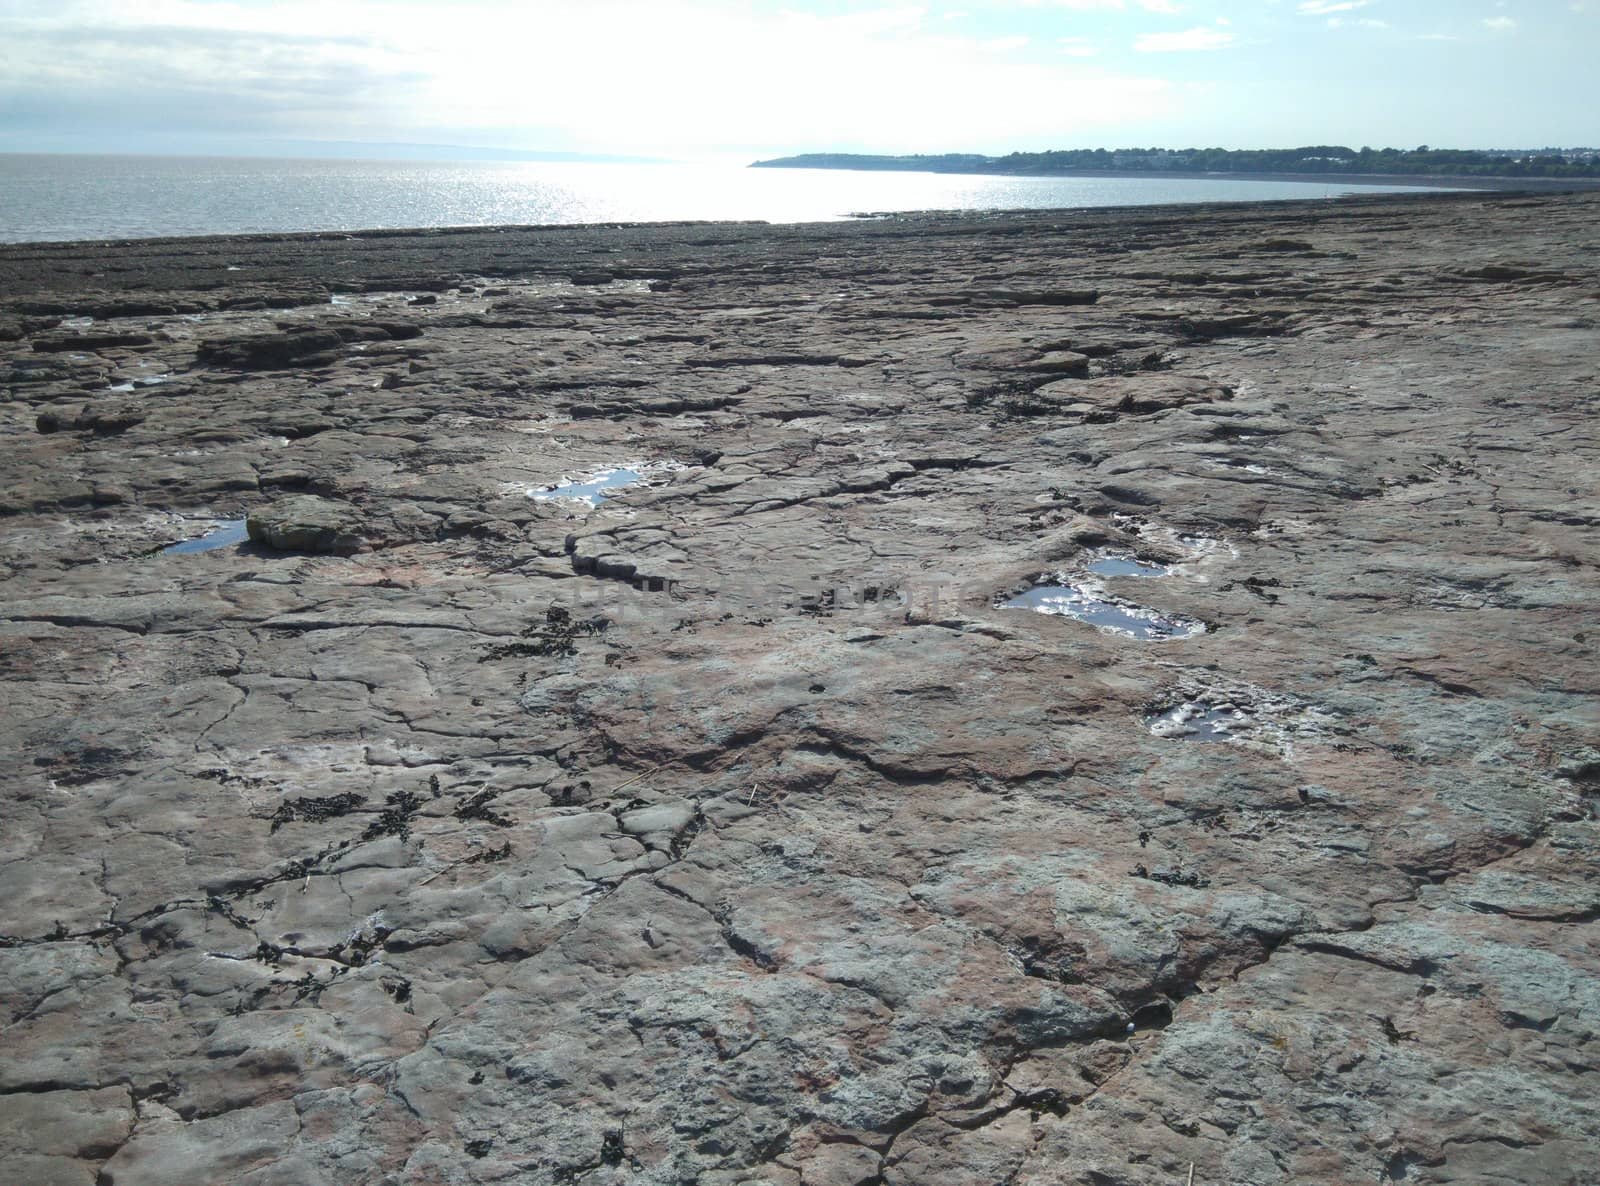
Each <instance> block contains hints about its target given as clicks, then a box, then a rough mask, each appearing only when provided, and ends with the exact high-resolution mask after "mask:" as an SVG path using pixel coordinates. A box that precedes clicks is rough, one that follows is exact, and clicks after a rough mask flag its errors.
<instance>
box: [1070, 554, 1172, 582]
mask: <svg viewBox="0 0 1600 1186" xmlns="http://www.w3.org/2000/svg"><path fill="white" fill-rule="evenodd" d="M1089 571H1090V572H1092V573H1094V574H1095V575H1096V576H1101V577H1164V576H1167V575H1169V574H1170V573H1171V572H1172V569H1170V568H1168V567H1167V566H1166V565H1165V564H1152V563H1150V562H1149V561H1148V560H1135V559H1134V558H1133V557H1131V556H1102V557H1100V559H1098V560H1095V561H1093V562H1092V563H1090V565H1089Z"/></svg>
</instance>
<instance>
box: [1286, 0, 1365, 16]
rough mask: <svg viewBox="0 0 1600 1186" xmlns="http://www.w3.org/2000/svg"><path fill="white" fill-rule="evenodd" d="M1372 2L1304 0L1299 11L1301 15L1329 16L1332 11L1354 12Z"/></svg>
mask: <svg viewBox="0 0 1600 1186" xmlns="http://www.w3.org/2000/svg"><path fill="white" fill-rule="evenodd" d="M1371 3H1372V0H1303V2H1302V3H1301V5H1300V8H1299V12H1300V15H1301V16H1327V15H1328V14H1329V13H1332V12H1353V11H1355V10H1356V9H1358V8H1366V7H1367V6H1368V5H1369V4H1371Z"/></svg>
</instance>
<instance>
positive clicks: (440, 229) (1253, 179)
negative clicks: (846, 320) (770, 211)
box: [0, 166, 1600, 248]
mask: <svg viewBox="0 0 1600 1186" xmlns="http://www.w3.org/2000/svg"><path fill="white" fill-rule="evenodd" d="M747 167H754V166H747ZM781 167H785V168H786V167H788V166H781ZM818 171H820V172H885V173H894V172H902V171H903V170H853V169H824V170H818ZM927 175H928V176H933V177H942V176H957V177H959V176H973V177H1014V178H1027V177H1034V178H1041V179H1044V180H1049V179H1051V178H1065V179H1069V180H1070V179H1072V178H1081V179H1094V178H1108V179H1116V180H1134V181H1154V182H1160V181H1161V180H1162V179H1167V180H1176V181H1222V182H1228V181H1232V182H1238V183H1240V184H1244V185H1250V184H1255V183H1267V184H1273V183H1291V184H1296V185H1306V186H1317V185H1321V186H1322V187H1323V188H1324V189H1325V190H1327V191H1329V192H1327V193H1325V194H1323V195H1321V196H1318V195H1306V196H1304V197H1263V198H1248V197H1238V198H1228V199H1220V200H1219V199H1210V198H1200V199H1196V200H1192V201H1175V202H1162V203H1128V204H1123V205H1101V204H1096V205H1088V206H1074V205H1066V206H1044V207H979V208H974V209H971V210H943V209H937V208H932V209H929V208H924V209H916V208H911V209H903V210H887V211H885V210H875V211H871V212H863V211H849V212H844V213H839V214H835V215H833V216H831V217H827V218H817V219H812V220H809V221H798V222H769V221H764V220H743V222H744V223H745V224H748V225H755V226H814V225H826V224H827V223H830V222H848V221H855V220H859V219H860V218H863V217H881V216H883V215H884V214H892V215H894V216H896V217H899V218H907V217H919V216H932V215H938V216H954V215H960V214H972V215H990V214H994V213H1020V214H1026V213H1030V212H1038V211H1080V210H1132V209H1140V208H1167V207H1209V206H1218V205H1259V204H1271V203H1277V202H1317V201H1330V200H1337V201H1350V200H1362V199H1369V198H1381V197H1385V196H1394V197H1405V196H1414V195H1421V194H1428V193H1439V192H1457V193H1493V192H1502V193H1513V192H1526V193H1530V194H1546V193H1568V192H1574V193H1576V192H1588V191H1590V190H1593V189H1596V188H1600V181H1596V182H1592V183H1589V184H1587V185H1582V184H1577V183H1553V182H1546V183H1544V184H1540V183H1539V182H1538V179H1527V180H1525V181H1522V180H1515V179H1476V180H1473V181H1470V182H1469V181H1468V180H1465V179H1458V178H1414V177H1384V176H1361V177H1348V178H1339V179H1330V178H1328V177H1326V176H1322V175H1310V174H1306V175H1302V174H1272V173H1261V174H1216V173H1195V172H1184V171H1177V170H1175V171H1172V172H1169V173H1168V172H1164V173H1160V174H1155V173H1150V172H1139V171H1117V170H1105V171H1083V172H1078V173H1072V174H1066V173H1061V174H1005V173H975V174H954V173H949V174H946V173H928V174H927ZM1351 186H1353V187H1356V188H1355V189H1354V191H1353V192H1338V191H1341V190H1347V189H1348V188H1349V187H1351ZM1380 186H1382V187H1400V188H1399V189H1393V188H1391V189H1388V190H1386V191H1376V190H1374V189H1373V188H1372V187H1380ZM739 224H740V221H739V220H724V219H683V220H671V221H661V220H652V221H639V222H630V221H619V220H605V221H601V222H594V223H527V224H517V223H485V224H471V223H468V224H447V225H444V226H380V227H365V228H358V227H352V228H343V229H341V228H328V229H321V230H316V229H306V230H292V231H242V232H230V233H223V234H211V233H201V234H184V235H154V236H134V237H125V238H117V237H106V236H90V237H85V238H78V239H38V238H26V239H17V240H11V241H0V248H26V247H29V246H40V247H43V246H49V245H63V244H73V243H145V242H185V241H195V240H206V241H209V240H214V239H222V238H232V239H258V238H287V237H294V236H307V235H310V236H319V235H320V236H339V235H356V236H363V237H372V236H375V235H380V234H407V233H419V232H424V231H429V232H434V233H452V232H454V233H460V232H471V231H484V232H487V231H505V230H519V231H520V230H529V229H537V228H571V229H578V230H585V229H598V228H601V227H609V226H634V227H647V226H654V227H664V226H709V225H739Z"/></svg>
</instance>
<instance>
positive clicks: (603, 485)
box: [529, 468, 644, 507]
mask: <svg viewBox="0 0 1600 1186" xmlns="http://www.w3.org/2000/svg"><path fill="white" fill-rule="evenodd" d="M643 480H644V475H643V474H642V473H640V472H639V471H638V470H636V469H627V468H623V469H603V470H601V471H599V472H598V473H596V474H594V475H593V476H591V477H588V478H585V479H584V480H583V481H580V482H563V483H561V484H560V485H559V486H552V487H550V488H549V489H547V490H532V491H529V495H530V497H533V498H538V499H546V498H572V499H576V500H578V501H579V502H586V503H588V504H589V505H590V506H592V507H597V506H599V505H600V504H601V503H602V502H604V501H605V500H606V496H605V494H604V493H603V491H606V490H615V489H617V488H619V487H622V486H631V485H633V484H634V483H635V482H641V481H643Z"/></svg>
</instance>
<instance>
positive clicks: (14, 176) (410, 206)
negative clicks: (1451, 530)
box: [0, 154, 1412, 243]
mask: <svg viewBox="0 0 1600 1186" xmlns="http://www.w3.org/2000/svg"><path fill="white" fill-rule="evenodd" d="M1408 188H1412V187H1407V186H1399V185H1351V184H1348V183H1344V182H1340V181H1330V182H1328V183H1323V182H1301V181H1241V180H1237V179H1232V178H1215V179H1212V178H1195V179H1188V178H1177V177H1173V178H1167V177H994V176H980V175H974V174H947V173H874V172H857V171H846V170H837V169H751V168H746V167H742V166H740V165H736V164H729V165H715V164H610V163H598V162H567V161H562V162H549V163H546V162H501V161H468V162H451V161H373V160H324V159H316V160H273V159H266V158H258V157H198V156H170V157H161V156H68V155H27V154H0V242H8V243H20V242H46V241H52V240H55V241H60V240H74V239H92V240H106V239H135V238H156V237H167V236H174V235H231V234H252V233H260V232H274V231H352V230H369V229H377V228H392V227H443V226H496V225H508V224H520V225H530V224H537V225H556V224H572V223H610V222H669V221H684V220H715V221H725V220H727V221H734V220H751V221H761V222H772V223H789V222H827V221H833V220H838V219H846V218H854V217H862V216H870V215H877V214H883V213H888V212H903V211H912V210H1015V209H1069V208H1083V207H1091V206H1140V205H1152V204H1164V203H1172V202H1240V201H1242V202H1250V201H1270V200H1277V199H1285V198H1288V199H1304V200H1308V201H1324V200H1327V199H1331V198H1336V197H1338V196H1340V195H1341V194H1351V193H1386V192H1396V191H1402V190H1406V189H1408Z"/></svg>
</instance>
